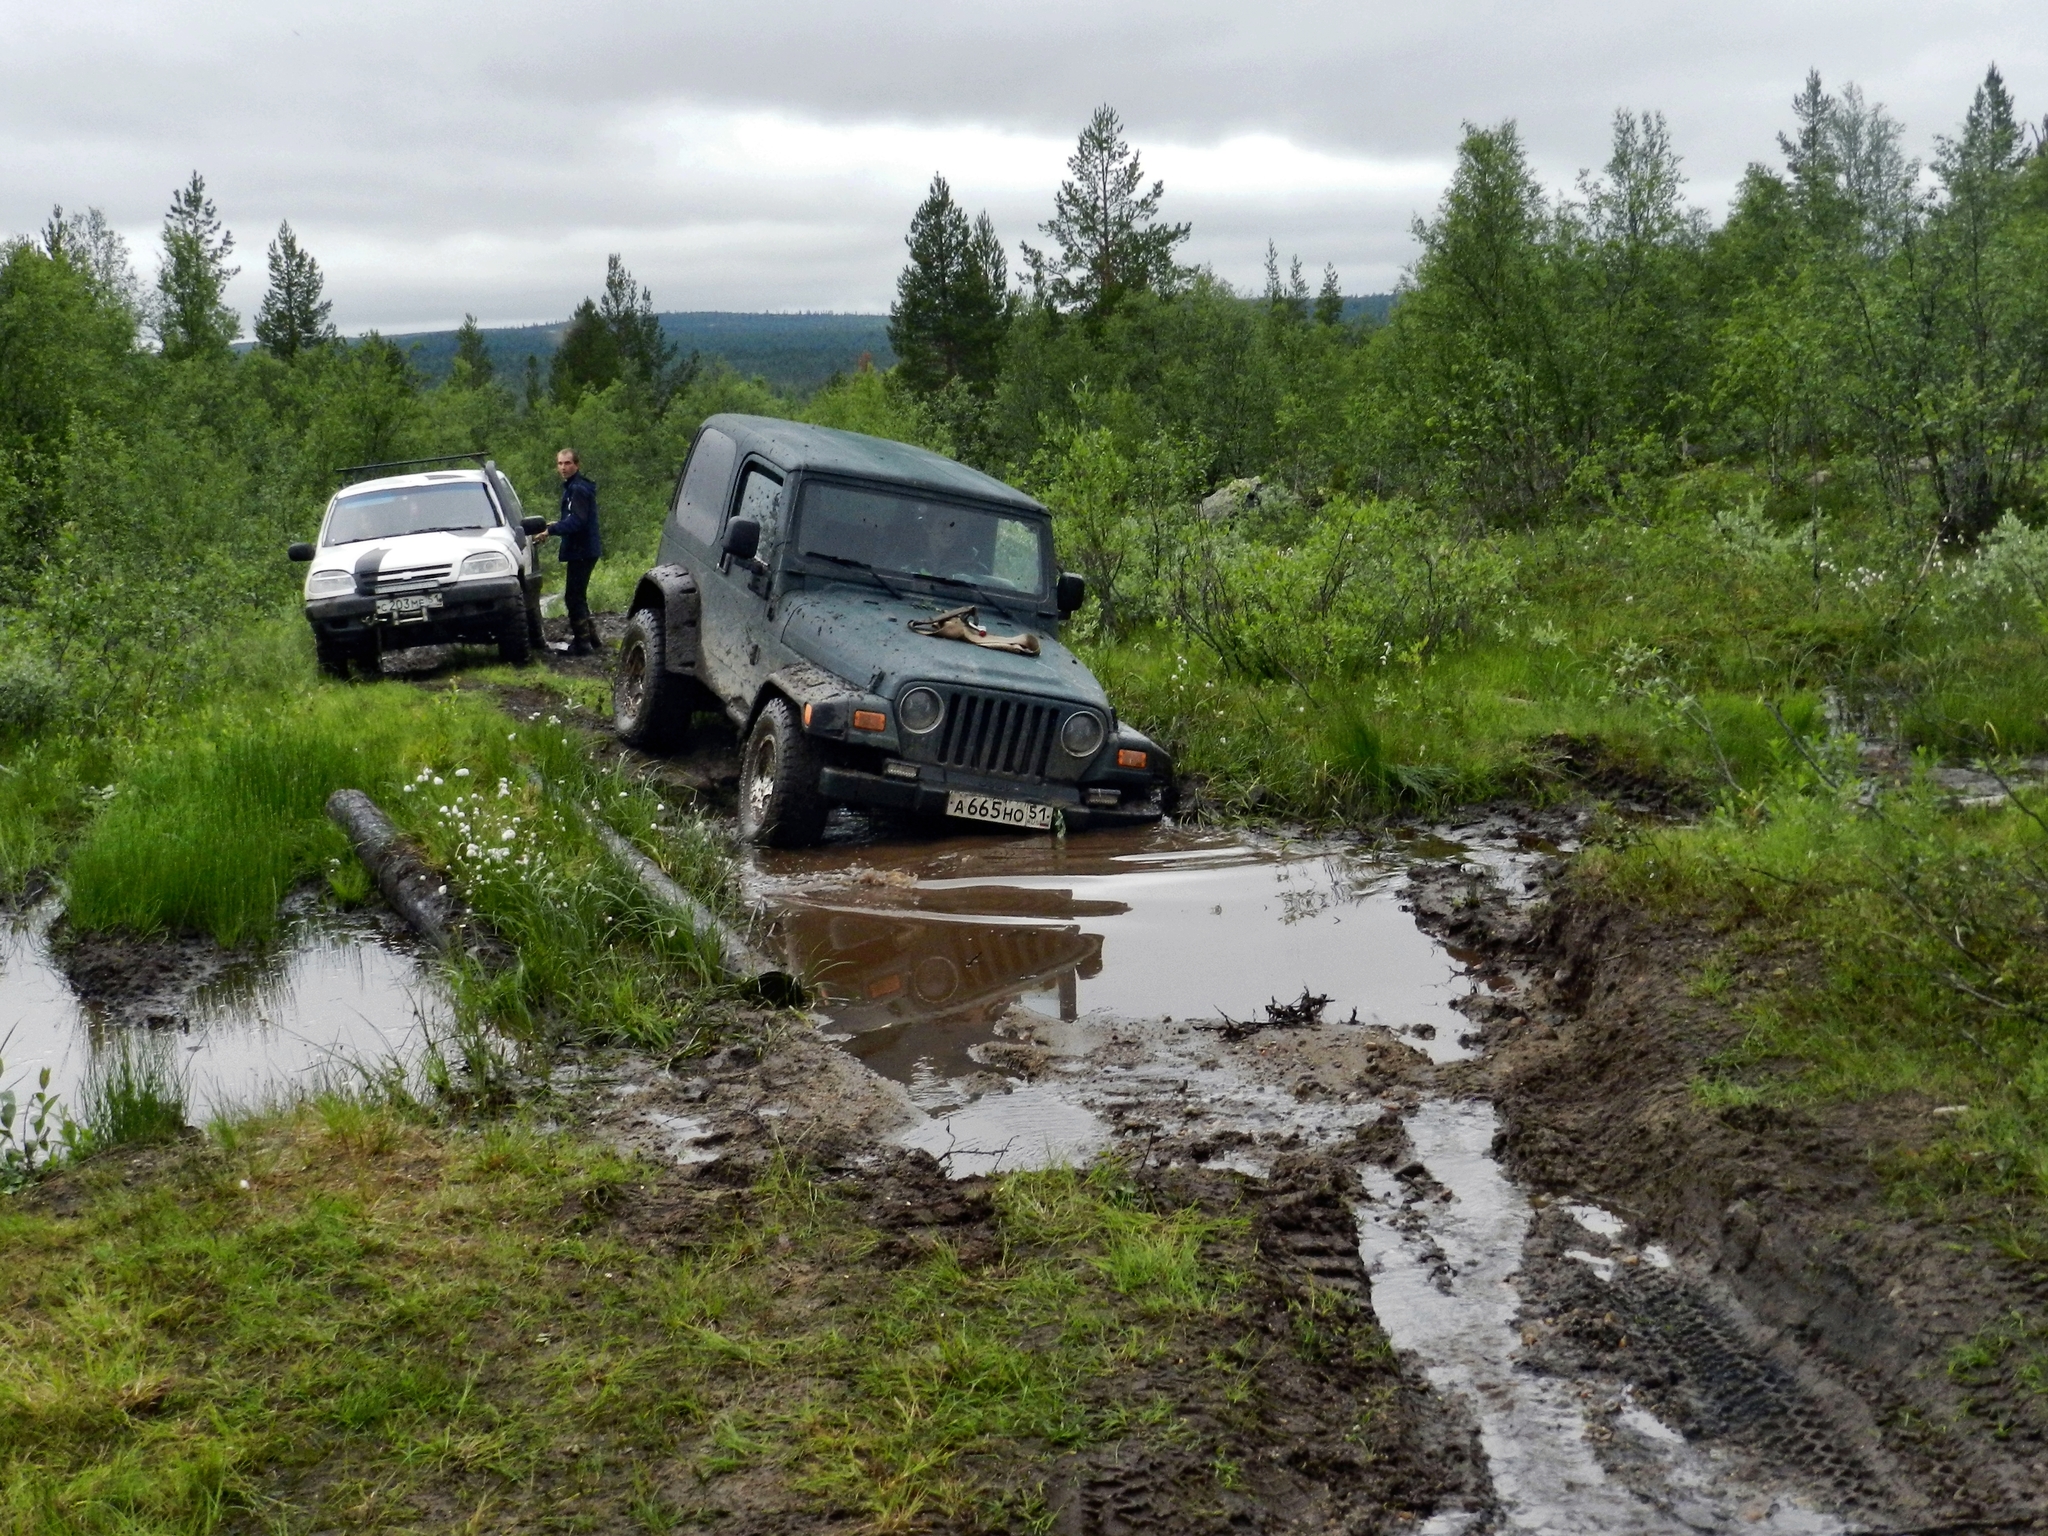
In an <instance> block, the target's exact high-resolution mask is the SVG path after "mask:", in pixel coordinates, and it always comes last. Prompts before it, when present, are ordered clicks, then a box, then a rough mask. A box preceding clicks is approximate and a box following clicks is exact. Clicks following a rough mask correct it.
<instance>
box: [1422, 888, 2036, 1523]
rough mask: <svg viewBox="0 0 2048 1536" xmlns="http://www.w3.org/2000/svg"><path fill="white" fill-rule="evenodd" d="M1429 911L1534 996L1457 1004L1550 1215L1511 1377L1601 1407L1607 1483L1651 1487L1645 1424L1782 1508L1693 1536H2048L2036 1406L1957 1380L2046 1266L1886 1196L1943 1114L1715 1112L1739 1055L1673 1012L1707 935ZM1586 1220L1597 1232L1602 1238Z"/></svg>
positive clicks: (1490, 905) (1489, 910)
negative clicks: (1704, 1096) (1714, 1086)
mask: <svg viewBox="0 0 2048 1536" xmlns="http://www.w3.org/2000/svg"><path fill="white" fill-rule="evenodd" d="M1416 907H1417V913H1418V917H1419V919H1420V921H1421V922H1422V923H1423V924H1424V925H1425V926H1426V927H1429V928H1431V929H1433V930H1435V931H1438V932H1443V933H1446V934H1448V935H1451V936H1453V937H1454V938H1455V940H1456V941H1457V942H1458V943H1459V944H1460V945H1461V946H1463V947H1464V948H1465V949H1466V950H1467V951H1468V952H1470V953H1473V954H1475V955H1477V956H1478V957H1480V965H1481V967H1482V968H1494V969H1502V970H1506V969H1512V970H1514V971H1516V972H1517V973H1518V974H1520V975H1523V976H1525V977H1527V978H1529V983H1528V985H1527V987H1526V988H1525V989H1524V990H1523V991H1522V992H1521V993H1520V994H1519V995H1517V996H1516V997H1514V998H1513V999H1507V998H1499V997H1493V996H1489V995H1487V994H1485V993H1483V992H1479V993H1475V995H1474V996H1473V997H1472V999H1471V1000H1470V1001H1469V1002H1468V1003H1467V1005H1466V1008H1467V1012H1468V1013H1469V1014H1470V1015H1471V1016H1472V1017H1473V1018H1474V1019H1475V1021H1476V1022H1477V1023H1478V1024H1479V1025H1480V1034H1481V1037H1482V1042H1483V1047H1484V1051H1485V1066H1486V1083H1487V1087H1488V1091H1489V1092H1490V1094H1491V1096H1492V1098H1493V1100H1494V1102H1495V1104H1496V1105H1497V1112H1498V1115H1499V1125H1498V1128H1497V1131H1496V1133H1495V1141H1494V1143H1493V1147H1494V1150H1495V1153H1496V1155H1497V1156H1498V1157H1499V1159H1500V1162H1501V1164H1502V1166H1503V1167H1504V1168H1505V1170H1506V1171H1507V1172H1508V1173H1509V1174H1510V1175H1511V1176H1513V1177H1515V1178H1516V1179H1518V1180H1519V1181H1521V1182H1522V1183H1524V1184H1525V1185H1526V1186H1528V1187H1529V1188H1531V1189H1533V1190H1534V1191H1536V1195H1535V1199H1536V1200H1537V1201H1538V1202H1539V1210H1538V1212H1537V1214H1536V1216H1535V1218H1534V1219H1533V1220H1532V1222H1531V1224H1530V1228H1529V1236H1528V1238H1527V1241H1526V1244H1525V1248H1524V1254H1523V1264H1524V1272H1523V1275H1522V1277H1521V1280H1520V1281H1519V1284H1520V1286H1521V1289H1522V1291H1523V1294H1524V1298H1525V1300H1524V1306H1523V1310H1522V1313H1521V1315H1520V1318H1519V1320H1518V1326H1519V1328H1520V1329H1521V1330H1522V1335H1523V1339H1524V1344H1523V1359H1524V1361H1525V1364H1526V1367H1527V1368H1528V1369H1529V1370H1532V1371H1536V1372H1541V1373H1546V1374H1549V1375H1552V1376H1554V1377H1556V1378H1557V1379H1559V1380H1562V1381H1569V1382H1575V1383H1577V1384H1578V1386H1579V1387H1580V1388H1581V1389H1582V1390H1584V1391H1585V1392H1586V1393H1587V1394H1588V1397H1587V1401H1588V1402H1589V1403H1591V1404H1592V1405H1594V1407H1595V1410H1596V1411H1595V1413H1594V1415H1593V1420H1592V1423H1593V1426H1594V1431H1595V1432H1596V1433H1598V1432H1599V1430H1600V1429H1602V1428H1603V1427H1604V1428H1605V1429H1607V1430H1608V1431H1610V1432H1611V1436H1612V1438H1611V1439H1610V1440H1608V1441H1607V1442H1605V1444H1604V1445H1603V1448H1602V1449H1603V1461H1604V1462H1606V1463H1608V1464H1609V1466H1610V1470H1611V1472H1612V1475H1614V1476H1615V1477H1617V1478H1620V1479H1622V1480H1623V1481H1627V1480H1628V1479H1629V1478H1635V1479H1637V1481H1638V1482H1640V1478H1641V1474H1642V1467H1643V1465H1644V1463H1643V1457H1642V1454H1641V1453H1642V1452H1643V1451H1644V1450H1645V1446H1644V1445H1643V1444H1642V1440H1643V1437H1642V1436H1641V1435H1632V1434H1631V1433H1630V1432H1629V1430H1628V1427H1627V1420H1628V1416H1629V1415H1632V1414H1636V1413H1649V1414H1650V1415H1652V1416H1653V1417H1654V1418H1655V1419H1656V1421H1657V1422H1658V1423H1659V1424H1661V1425H1662V1426H1663V1427H1664V1428H1665V1429H1666V1430H1668V1431H1670V1432H1672V1433H1675V1434H1677V1435H1679V1436H1682V1437H1683V1439H1684V1443H1685V1445H1686V1447H1688V1448H1693V1447H1699V1446H1706V1447H1709V1448H1711V1449H1712V1450H1713V1451H1714V1452H1715V1453H1717V1454H1718V1455H1719V1457H1720V1458H1721V1463H1720V1464H1721V1465H1723V1466H1726V1467H1732V1468H1739V1469H1742V1470H1743V1472H1744V1475H1745V1476H1747V1477H1749V1478H1750V1479H1752V1481H1753V1485H1754V1486H1755V1488H1756V1489H1757V1491H1758V1494H1759V1495H1760V1496H1761V1495H1763V1494H1770V1495H1771V1496H1772V1498H1771V1502H1770V1503H1769V1504H1768V1505H1761V1504H1758V1503H1756V1502H1751V1503H1747V1504H1740V1505H1738V1507H1737V1508H1736V1510H1735V1516H1734V1517H1727V1518H1728V1519H1729V1523H1728V1524H1726V1525H1725V1526H1722V1525H1714V1524H1706V1525H1703V1526H1702V1525H1697V1524H1696V1521H1697V1520H1698V1519H1704V1518H1705V1516H1706V1512H1708V1511H1711V1509H1713V1508H1714V1507H1716V1506H1714V1505H1711V1504H1706V1505H1699V1506H1697V1507H1695V1506H1693V1505H1684V1506H1683V1507H1681V1505H1679V1504H1672V1505H1671V1506H1670V1507H1671V1508H1672V1510H1673V1511H1674V1512H1675V1513H1676V1514H1677V1515H1678V1516H1679V1517H1680V1518H1681V1519H1685V1520H1687V1521H1689V1522H1692V1523H1695V1528H1702V1529H1723V1528H1726V1529H1747V1528H1755V1527H1761V1528H1765V1529H1769V1528H1771V1527H1770V1526H1769V1524H1768V1523H1767V1522H1768V1521H1769V1520H1772V1519H1786V1518H1792V1516H1790V1515H1787V1514H1786V1513H1785V1511H1787V1510H1791V1511H1793V1512H1794V1513H1795V1514H1797V1515H1798V1517H1799V1518H1803V1511H1804V1510H1805V1509H1806V1508H1808V1507H1812V1508H1815V1509H1820V1510H1826V1511H1831V1512H1832V1513H1833V1515H1834V1517H1835V1518H1836V1519H1838V1520H1839V1521H1840V1522H1841V1524H1840V1526H1839V1527H1837V1528H1842V1529H1848V1530H1855V1531H1890V1530H1914V1531H1919V1530H1929V1531H1932V1530H1943V1531H1947V1530H1957V1531H1961V1530H1971V1531H1977V1530H1996V1531H2035V1530H2048V1453H2044V1440H2048V1402H2044V1400H2043V1399H2042V1398H2041V1397H2040V1395H2039V1394H2038V1393H2034V1394H2031V1395H2029V1394H2027V1393H2026V1392H2024V1391H2023V1390H2015V1389H2014V1387H2013V1386H2012V1385H2011V1384H2001V1383H1997V1382H1985V1381H1973V1380H1971V1379H1970V1378H1969V1376H1968V1375H1967V1374H1966V1373H1958V1372H1954V1371H1952V1370H1951V1369H1950V1362H1951V1360H1952V1358H1953V1357H1954V1354H1955V1351H1956V1350H1957V1349H1958V1347H1959V1346H1961V1345H1963V1344H1964V1343H1966V1342H1967V1341H1969V1340H1970V1339H1972V1338H1975V1337H1977V1336H1979V1335H1980V1334H1981V1333H1982V1332H1983V1331H1984V1330H1987V1329H1992V1328H1995V1327H1997V1326H1998V1325H1999V1324H2000V1323H2001V1322H2002V1321H2005V1320H2009V1319H2011V1318H2012V1317H2014V1316H2015V1315H2019V1316H2028V1315H2038V1313H2039V1310H2040V1308H2041V1307H2042V1305H2043V1304H2044V1302H2048V1286H2044V1283H2043V1278H2042V1276H2041V1275H2040V1274H2039V1273H2038V1265H2035V1266H2031V1267H2030V1266H2025V1265H2021V1264H2018V1263H2015V1262H2014V1261H2013V1260H2012V1259H2011V1258H2009V1257H2008V1256H2006V1255H2004V1254H2002V1253H2000V1252H1999V1251H1998V1250H1996V1249H1995V1248H1994V1247H1993V1246H1992V1245H1991V1244H1990V1243H1989V1242H1988V1241H1984V1240H1982V1239H1979V1240H1977V1241H1976V1242H1975V1243H1974V1244H1972V1243H1970V1242H1968V1241H1965V1242H1962V1243H1958V1241H1957V1239H1958V1236H1959V1235H1961V1236H1964V1237H1965V1238H1967V1231H1966V1230H1965V1231H1964V1232H1962V1233H1960V1234H1959V1231H1958V1229H1957V1228H1956V1227H1955V1226H1953V1225H1937V1224H1935V1223H1932V1222H1925V1223H1923V1222H1918V1221H1915V1220H1912V1219H1910V1218H1908V1217H1906V1216H1904V1215H1902V1214H1901V1213H1900V1211H1899V1210H1898V1209H1896V1208H1895V1207H1894V1206H1893V1205H1892V1204H1891V1203H1890V1202H1889V1201H1888V1199H1887V1197H1886V1192H1885V1189H1884V1187H1883V1184H1882V1181H1881V1179H1880V1177H1879V1175H1878V1171H1877V1169H1878V1166H1879V1163H1880V1161H1881V1160H1882V1159H1883V1158H1885V1157H1887V1156H1892V1155H1896V1154H1898V1153H1903V1152H1910V1151H1913V1150H1915V1149H1919V1148H1923V1147H1925V1146H1926V1145H1927V1144H1929V1143H1930V1142H1931V1140H1932V1139H1933V1137H1934V1136H1935V1134H1936V1133H1937V1131H1938V1128H1939V1124H1940V1122H1939V1121H1938V1120H1937V1119H1936V1118H1935V1117H1933V1115H1932V1114H1931V1113H1930V1111H1931V1110H1932V1109H1934V1108H1935V1107H1936V1106H1934V1105H1933V1104H1932V1102H1931V1101H1925V1102H1923V1101H1920V1100H1918V1099H1917V1098H1911V1099H1903V1098H1902V1099H1900V1100H1895V1101H1889V1102H1880V1103H1876V1104H1856V1105H1837V1106H1812V1107H1808V1108H1804V1109H1801V1110H1797V1111H1793V1110H1781V1109H1762V1108H1757V1107H1734V1108H1725V1109H1718V1110H1717V1109H1712V1108H1709V1107H1707V1106H1705V1105H1702V1104H1700V1103H1699V1102H1698V1101H1697V1100H1696V1099H1695V1098H1694V1096H1693V1094H1692V1092H1691V1088H1690V1085H1691V1083H1692V1082H1693V1081H1694V1080H1695V1079H1696V1078H1697V1077H1698V1076H1700V1075H1701V1074H1702V1073H1703V1072H1704V1071H1705V1070H1706V1068H1707V1066H1708V1063H1709V1061H1710V1059H1711V1058H1712V1057H1713V1056H1714V1055H1715V1054H1716V1053H1717V1052H1719V1051H1721V1050H1723V1049H1725V1048H1727V1047H1728V1046H1729V1045H1731V1044H1732V1043H1734V1041H1735V1040H1736V1039H1737V1038H1738V1037H1739V1033H1740V1025H1739V1022H1738V1021H1737V1020H1736V1019H1735V1018H1734V1017H1733V1015H1732V1014H1731V1013H1730V1011H1729V1010H1728V1009H1727V1008H1726V1007H1725V1006H1722V1005H1717V1004H1713V1003H1709V1002H1706V1001H1704V1000H1701V999H1698V998H1694V997H1691V996H1690V995H1688V994H1687V992H1686V990H1685V982H1686V979H1687V977H1688V976H1690V975H1691V974H1692V973H1693V971H1694V970H1695V969H1696V968H1697V967H1698V965H1699V964H1700V963H1701V962H1702V961H1704V960H1705V959H1707V958H1708V957H1709V956H1711V955H1714V954H1715V953H1716V952H1717V951H1718V949H1719V947H1720V946H1719V944H1718V941H1717V940H1716V938H1715V936H1714V935H1712V934H1711V933H1708V932H1705V931H1702V930H1696V929H1693V928H1691V927H1689V926H1687V925H1685V924H1682V923H1659V922H1655V921H1652V920H1650V919H1647V918H1645V917H1644V916H1643V915H1641V914H1639V913H1635V912H1632V911H1629V910H1627V909H1624V908H1619V907H1615V906H1612V905H1608V904H1606V903H1602V902H1598V901H1594V900H1591V899H1589V898H1587V897H1584V896H1582V895H1577V894H1574V893H1572V892H1570V891H1569V890H1567V891H1565V892H1562V893H1561V896H1560V899H1559V900H1558V901H1557V902H1555V903H1554V904H1553V905H1551V906H1550V907H1548V908H1545V909H1540V910H1536V911H1533V912H1532V911H1530V910H1528V909H1526V908H1520V907H1517V906H1515V905H1514V904H1511V903H1509V902H1506V901H1503V900H1501V899H1499V897H1498V895H1497V894H1496V893H1495V892H1494V891H1493V890H1492V889H1491V888H1490V887H1489V885H1488V883H1487V882H1483V881H1478V880H1473V879H1470V878H1459V877H1456V876H1453V875H1449V874H1445V875H1439V876H1437V877H1435V878H1433V879H1426V880H1425V881H1423V882H1422V884H1421V887H1420V888H1419V889H1418V891H1417V894H1416ZM1585 1210H1599V1211H1601V1212H1603V1213H1606V1214H1603V1215H1602V1216H1600V1217H1599V1218H1598V1219H1597V1220H1596V1221H1595V1222H1594V1223H1593V1226H1592V1227H1590V1228H1589V1226H1588V1224H1587V1222H1586V1221H1584V1220H1581V1219H1579V1217H1578V1216H1576V1215H1575V1214H1574V1212H1578V1211H1585ZM1653 1256H1654V1258H1653ZM1638 1422H1639V1421H1638ZM1656 1438H1657V1436H1656V1435H1654V1434H1652V1435H1651V1436H1650V1439H1651V1440H1653V1441H1654V1440H1655V1439H1656ZM1650 1449H1654V1447H1650ZM1788 1488H1790V1489H1795V1490H1796V1493H1795V1494H1794V1495H1793V1496H1792V1497H1791V1499H1790V1501H1789V1502H1787V1500H1786V1495H1785V1490H1786V1489H1788ZM1759 1511H1762V1512H1759ZM1772 1511H1777V1513H1773V1512H1772ZM1736 1517H1739V1518H1736ZM1717 1518H1721V1517H1717ZM1786 1528H1788V1529H1797V1528H1801V1527H1798V1526H1796V1525H1794V1526H1788V1527H1786Z"/></svg>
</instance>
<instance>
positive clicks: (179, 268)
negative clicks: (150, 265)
mask: <svg viewBox="0 0 2048 1536" xmlns="http://www.w3.org/2000/svg"><path fill="white" fill-rule="evenodd" d="M163 238H164V253H163V265H162V266H161V267H160V268H159V269H158V271H157V277H156V290H157V306H156V316H155V319H156V333H157V339H158V341H159V342H160V343H161V344H162V346H163V349H164V356H166V357H197V356H200V355H203V354H206V353H216V354H217V353H225V352H226V351H227V349H228V346H229V344H230V343H231V342H233V341H234V339H235V338H236V337H237V336H239V335H241V334H242V321H241V317H240V316H239V315H237V314H236V313H235V312H234V311H233V310H232V309H230V308H229V307H228V306H227V303H226V294H227V286H228V280H229V279H230V278H232V277H234V275H235V274H236V273H238V272H240V271H241V270H242V269H241V268H240V267H231V266H229V265H228V257H229V255H231V254H232V253H233V251H234V249H235V237H234V236H233V235H232V234H230V233H229V232H228V231H227V230H225V229H223V228H222V227H221V222H220V214H219V213H218V212H217V211H216V210H215V208H214V206H213V199H212V198H210V197H208V196H207V195H206V180H205V178H204V177H202V176H201V175H200V174H199V173H198V172H197V171H194V172H193V173H192V179H191V180H190V181H189V182H187V183H186V184H185V185H184V186H183V187H180V188H179V189H178V190H177V191H176V192H174V193H172V194H171V206H170V208H169V209H168V211H166V212H165V214H164V237H163Z"/></svg>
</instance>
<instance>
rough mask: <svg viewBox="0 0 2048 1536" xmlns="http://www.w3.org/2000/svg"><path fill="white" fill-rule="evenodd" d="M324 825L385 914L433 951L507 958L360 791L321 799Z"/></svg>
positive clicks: (438, 875)
mask: <svg viewBox="0 0 2048 1536" xmlns="http://www.w3.org/2000/svg"><path fill="white" fill-rule="evenodd" d="M327 819H328V820H330V821H332V822H333V823H334V824H335V825H336V826H338V827H340V828H341V830H342V831H344V832H346V833H347V834H348V840H349V842H350V843H351V844H352V845H353V846H354V848H355V851H356V857H357V858H359V859H361V860H362V861H363V867H364V868H365V869H367V870H368V871H369V872H370V876H371V878H372V879H374V880H375V881H376V882H377V889H378V890H379V891H380V892H382V893H383V896H384V899H385V901H387V902H389V903H390V905H391V910H392V911H394V912H396V913H397V914H398V915H399V916H400V917H402V918H404V919H405V920H406V922H408V923H410V924H411V925H412V927H413V930H414V931H415V932H416V933H418V934H419V935H420V937H422V938H424V939H426V940H427V941H428V942H429V943H431V944H433V945H434V946H435V947H436V948H437V949H443V950H451V951H460V952H463V953H466V954H469V955H471V956H472V957H474V958H476V959H478V960H482V961H484V962H486V963H497V962H500V961H503V960H505V959H506V958H508V957H507V956H506V955H505V952H504V946H503V945H502V944H500V943H499V942H498V940H497V939H496V937H495V936H494V935H491V934H489V933H487V932H485V931H483V930H482V929H481V928H480V927H479V926H478V924H477V923H476V920H475V919H474V918H472V917H471V916H470V913H469V909H468V908H467V907H465V906H464V905H463V903H462V900H461V898H460V897H458V896H457V895H455V893H454V892H453V891H452V890H450V889H449V884H448V876H447V875H446V874H444V873H443V872H441V871H440V870H438V869H436V868H434V866H433V865H431V864H429V863H428V862H427V861H426V860H425V859H424V858H423V857H421V855H420V852H419V850H418V849H416V848H414V847H413V845H412V844H411V843H409V842H407V841H406V840H405V839H404V838H403V837H401V836H400V835H399V832H398V828H396V827H395V826H393V825H392V824H391V818H390V817H389V816H386V815H385V814H384V812H383V811H382V810H381V809H379V808H378V805H377V802H376V801H374V800H372V799H371V798H370V797H369V796H368V795H366V794H364V793H363V792H362V791H361V790H360V789H337V790H336V791H335V792H334V793H333V794H331V795H329V796H328V797H327Z"/></svg>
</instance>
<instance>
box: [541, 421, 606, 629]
mask: <svg viewBox="0 0 2048 1536" xmlns="http://www.w3.org/2000/svg"><path fill="white" fill-rule="evenodd" d="M555 473H556V474H558V475H560V476H561V477H562V505H561V515H560V516H558V517H557V518H556V519H555V520H554V521H553V522H552V523H550V524H548V529H547V533H544V534H542V535H541V537H542V538H546V537H547V536H548V534H549V533H551V534H553V535H554V536H555V537H556V538H558V539H560V540H561V541H562V555H561V560H562V564H563V566H564V567H566V569H567V574H568V577H569V581H568V585H567V587H566V589H565V590H564V592H563V594H562V600H563V602H564V603H565V604H566V605H567V607H568V609H569V637H570V638H569V654H570V655H571V656H590V655H593V654H595V653H596V652H597V651H599V650H601V649H602V648H603V647H602V645H601V643H600V642H599V640H598V638H597V625H596V624H594V623H593V622H592V621H591V618H590V598H589V592H590V572H591V568H592V567H593V566H595V565H596V564H597V562H598V560H599V558H600V557H601V556H602V555H603V554H604V543H603V541H602V540H600V539H599V538H598V535H597V487H596V486H595V485H594V484H592V483H591V481H590V480H589V479H588V478H587V477H586V476H585V475H584V473H583V466H582V463H581V462H580V461H579V460H578V459H577V457H576V450H575V449H574V448H564V449H563V450H562V451H561V452H560V453H558V454H556V455H555Z"/></svg>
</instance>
